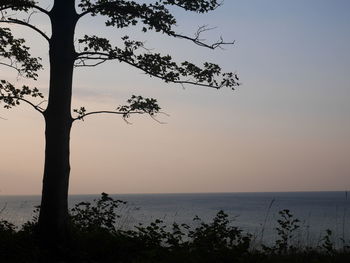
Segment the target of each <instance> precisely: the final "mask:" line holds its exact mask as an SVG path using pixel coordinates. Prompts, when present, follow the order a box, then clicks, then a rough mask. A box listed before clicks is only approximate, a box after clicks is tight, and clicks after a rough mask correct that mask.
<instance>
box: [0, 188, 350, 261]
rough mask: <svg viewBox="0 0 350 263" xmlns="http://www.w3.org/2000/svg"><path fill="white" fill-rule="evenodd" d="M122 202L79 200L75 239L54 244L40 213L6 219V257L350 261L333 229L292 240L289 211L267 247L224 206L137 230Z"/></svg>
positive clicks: (0, 232)
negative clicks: (208, 217) (41, 229)
mask: <svg viewBox="0 0 350 263" xmlns="http://www.w3.org/2000/svg"><path fill="white" fill-rule="evenodd" d="M122 204H125V202H123V201H119V200H114V199H113V198H111V197H109V196H108V195H107V194H105V193H103V194H102V195H101V197H100V198H99V199H98V200H94V202H93V203H89V202H82V203H79V204H77V205H75V207H74V208H72V209H71V210H70V233H71V234H70V241H69V242H68V243H67V244H66V246H65V247H58V248H57V247H56V248H54V249H53V248H48V247H45V244H40V243H39V241H38V240H39V239H37V237H36V227H37V220H38V219H37V217H36V216H34V218H33V220H31V221H29V222H27V223H25V224H24V225H23V226H22V227H21V228H17V227H15V226H14V225H13V224H11V223H10V222H8V221H5V220H0V255H1V256H0V262H78V263H79V262H91V263H93V262H96V263H97V262H123V263H129V262H130V263H146V262H147V263H153V262H154V263H158V262H159V263H160V262H169V263H172V262H174V263H175V262H184V263H186V262H188V263H197V262H203V263H206V262H208V263H209V262H223V263H225V262H242V263H244V262H287V263H288V262H308V263H309V262H310V263H323V262H324V263H326V262H344V263H345V262H350V246H349V245H348V244H349V241H347V242H346V240H343V244H344V245H343V247H341V248H336V247H335V245H334V243H333V241H332V240H333V238H332V232H331V231H330V230H326V231H325V234H324V237H323V238H322V240H320V242H319V245H318V246H317V247H305V246H301V245H296V243H295V242H292V240H293V234H294V231H295V230H297V229H298V228H299V225H298V223H299V220H298V219H295V218H294V217H293V215H292V214H291V212H290V211H289V210H282V211H280V212H279V215H280V219H279V220H278V227H277V228H276V231H277V236H278V238H277V240H276V241H275V242H274V244H272V245H269V246H267V245H262V244H258V243H257V242H256V238H254V236H253V235H251V234H249V233H245V232H243V231H242V230H241V229H240V228H238V227H235V226H233V225H232V222H231V221H230V220H229V217H228V215H227V214H225V213H224V212H223V211H219V212H218V213H217V214H216V216H215V217H214V219H213V220H212V222H210V223H205V222H202V221H201V220H200V219H199V218H198V217H196V218H195V219H194V220H196V221H197V224H196V227H190V226H188V225H186V224H177V223H174V224H173V225H172V226H166V225H165V224H164V223H163V221H162V220H155V221H154V222H152V223H150V224H149V225H147V226H145V225H141V224H140V225H138V226H135V228H134V229H132V230H122V229H117V228H116V227H115V223H116V220H117V219H118V218H119V215H118V214H117V209H118V207H119V206H120V205H122ZM37 210H39V208H38V209H37Z"/></svg>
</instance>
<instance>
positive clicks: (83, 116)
mask: <svg viewBox="0 0 350 263" xmlns="http://www.w3.org/2000/svg"><path fill="white" fill-rule="evenodd" d="M145 113H147V112H144V111H130V112H128V114H145ZM96 114H116V115H125V112H122V111H92V112H88V113H84V114H82V115H79V116H78V117H76V118H73V121H76V120H83V119H84V118H85V117H87V116H90V115H96ZM124 119H125V118H124Z"/></svg>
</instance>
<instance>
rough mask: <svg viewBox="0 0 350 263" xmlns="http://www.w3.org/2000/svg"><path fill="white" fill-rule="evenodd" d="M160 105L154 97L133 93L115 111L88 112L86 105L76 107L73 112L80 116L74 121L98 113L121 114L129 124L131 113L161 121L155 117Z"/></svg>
mask: <svg viewBox="0 0 350 263" xmlns="http://www.w3.org/2000/svg"><path fill="white" fill-rule="evenodd" d="M160 109H161V108H160V107H159V105H158V103H157V100H156V99H153V98H144V97H142V96H136V95H132V96H131V98H130V99H128V100H127V104H126V105H121V106H119V107H117V108H116V110H115V111H92V112H87V110H86V109H85V107H80V108H79V109H74V110H73V112H75V113H77V114H78V116H77V117H76V118H74V119H73V121H76V120H84V118H85V117H87V116H91V115H96V114H116V115H121V116H122V117H123V119H124V121H126V122H127V123H128V124H130V122H129V121H128V119H129V118H130V117H131V115H134V114H147V115H149V116H150V117H151V118H152V119H154V120H155V121H157V122H159V123H162V122H160V121H159V120H157V119H156V118H155V115H156V114H157V113H162V112H160Z"/></svg>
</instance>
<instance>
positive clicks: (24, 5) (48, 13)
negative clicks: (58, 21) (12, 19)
mask: <svg viewBox="0 0 350 263" xmlns="http://www.w3.org/2000/svg"><path fill="white" fill-rule="evenodd" d="M13 8H18V6H16V5H15V4H8V5H5V6H3V7H1V8H0V11H4V10H6V9H13ZM21 8H23V10H25V11H27V9H28V8H33V9H36V10H38V11H40V12H42V13H44V14H46V15H48V16H49V15H50V12H49V11H47V10H46V9H44V8H42V7H40V6H37V5H35V4H31V3H27V4H26V3H23V4H22V6H21ZM21 10H22V9H20V11H21Z"/></svg>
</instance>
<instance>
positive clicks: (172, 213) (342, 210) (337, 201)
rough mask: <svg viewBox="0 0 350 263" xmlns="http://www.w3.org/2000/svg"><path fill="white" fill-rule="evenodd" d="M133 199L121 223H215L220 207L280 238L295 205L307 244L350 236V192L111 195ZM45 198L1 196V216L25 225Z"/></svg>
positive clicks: (73, 199)
mask: <svg viewBox="0 0 350 263" xmlns="http://www.w3.org/2000/svg"><path fill="white" fill-rule="evenodd" d="M111 196H112V197H114V198H116V199H120V200H123V201H127V202H128V203H127V205H125V206H122V207H121V208H120V211H119V214H121V215H122V216H121V218H120V220H119V221H118V223H117V224H118V227H122V228H133V226H134V225H137V224H138V223H144V224H147V223H150V222H151V221H152V220H155V219H162V220H164V222H165V223H167V224H170V223H173V222H178V223H187V224H189V225H194V224H196V222H194V221H193V218H194V217H195V216H199V217H200V218H201V219H202V220H203V221H206V222H210V220H211V219H212V218H213V217H214V216H215V214H216V213H217V212H218V211H219V210H224V211H225V212H226V213H227V214H229V215H230V217H231V219H232V220H233V222H232V224H234V225H236V226H239V227H241V228H242V229H244V230H245V231H248V232H250V233H252V234H253V235H255V236H256V237H257V239H261V236H262V230H263V229H264V231H263V232H264V234H263V236H262V237H263V241H264V242H272V241H273V240H274V239H275V238H276V231H275V229H274V228H275V227H276V221H277V219H278V218H279V215H278V211H280V210H282V209H289V210H290V211H291V213H292V214H293V215H294V217H295V218H298V219H299V220H300V221H301V222H300V229H299V230H298V232H297V235H298V236H299V237H298V238H299V239H300V240H301V241H302V242H303V243H304V244H313V245H315V244H316V245H317V242H319V240H320V239H321V237H322V236H324V234H325V230H326V229H331V230H332V232H333V236H334V241H335V242H338V243H339V242H340V238H345V239H346V240H349V239H350V200H349V199H350V196H347V193H346V192H290V193H289V192H281V193H217V194H127V195H126V194H125V195H124V194H123V195H111ZM98 197H99V196H98V195H71V196H70V197H69V204H70V206H71V207H72V206H73V205H74V204H76V203H78V202H81V201H92V200H93V199H96V198H98ZM39 202H40V196H0V209H2V208H4V209H2V212H1V214H0V218H1V219H6V220H9V221H11V222H13V223H15V224H16V225H21V224H23V223H24V222H26V221H28V220H30V219H31V218H32V216H33V209H34V206H36V205H38V204H39Z"/></svg>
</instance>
